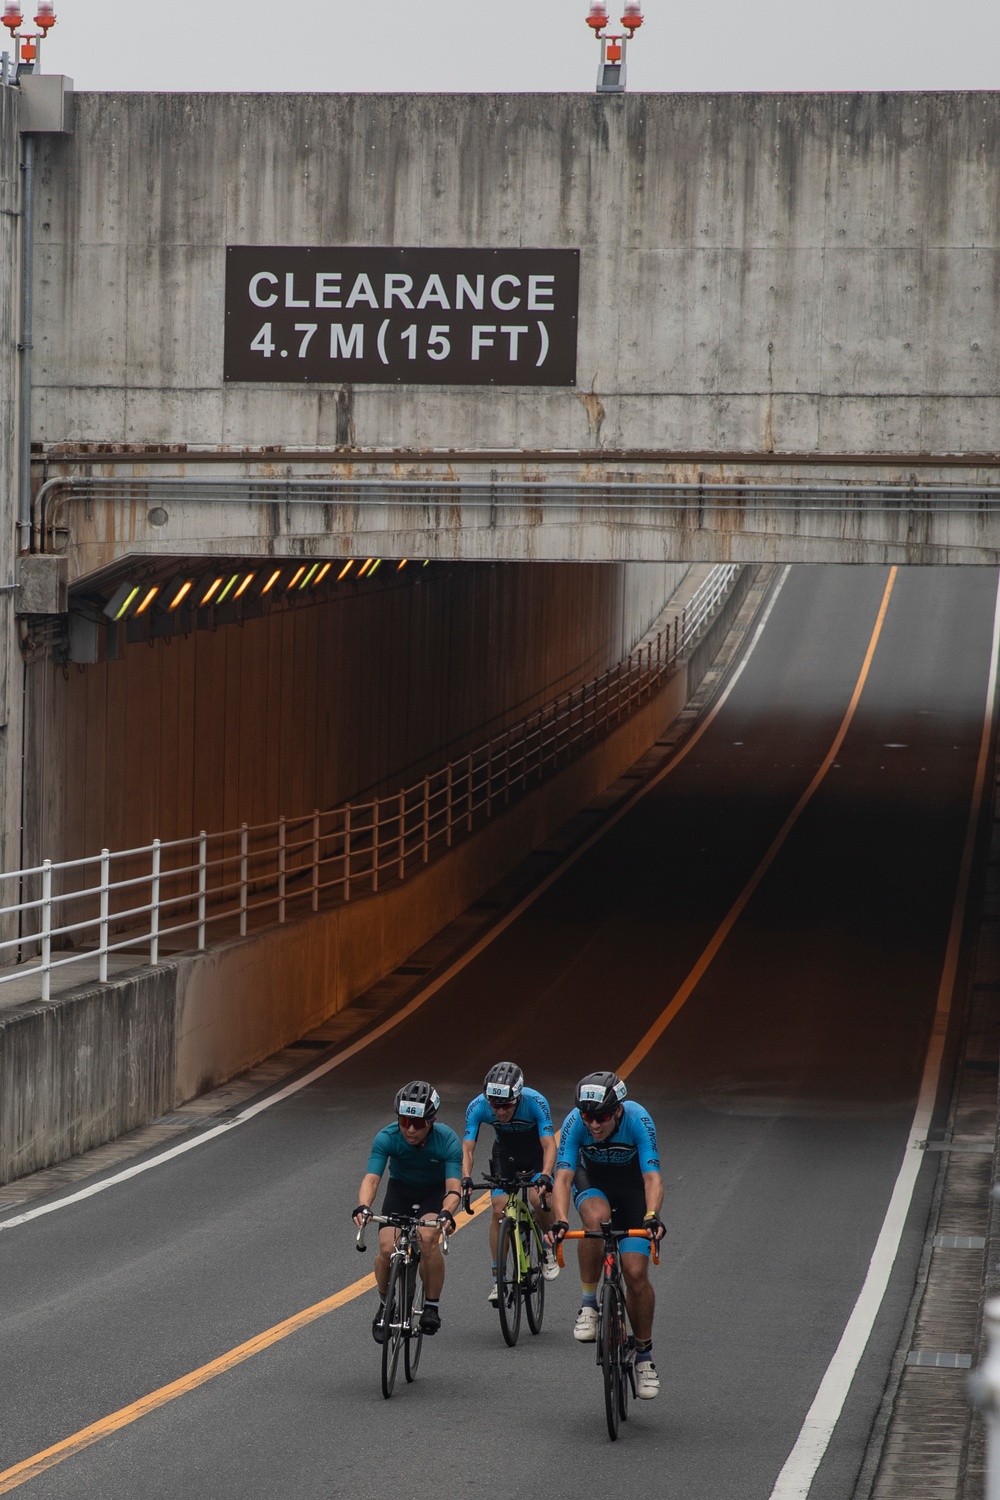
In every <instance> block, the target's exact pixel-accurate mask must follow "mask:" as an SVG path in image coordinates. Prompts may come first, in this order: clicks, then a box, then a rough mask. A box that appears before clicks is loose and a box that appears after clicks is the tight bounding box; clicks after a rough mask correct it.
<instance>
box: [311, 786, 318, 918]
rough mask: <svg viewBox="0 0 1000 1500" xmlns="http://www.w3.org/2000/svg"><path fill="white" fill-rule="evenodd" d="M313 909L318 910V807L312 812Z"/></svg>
mask: <svg viewBox="0 0 1000 1500" xmlns="http://www.w3.org/2000/svg"><path fill="white" fill-rule="evenodd" d="M312 908H313V911H319V808H318V807H317V808H316V809H315V810H314V812H313V899H312Z"/></svg>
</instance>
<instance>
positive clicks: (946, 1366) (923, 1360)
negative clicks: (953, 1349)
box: [906, 1349, 972, 1370]
mask: <svg viewBox="0 0 1000 1500" xmlns="http://www.w3.org/2000/svg"><path fill="white" fill-rule="evenodd" d="M906 1363H907V1364H908V1365H921V1366H923V1368H924V1369H928V1368H930V1369H933V1370H971V1369H972V1355H971V1354H947V1353H942V1352H941V1351H939V1350H934V1349H911V1350H910V1352H909V1354H908V1355H907V1356H906Z"/></svg>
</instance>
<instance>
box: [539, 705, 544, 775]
mask: <svg viewBox="0 0 1000 1500" xmlns="http://www.w3.org/2000/svg"><path fill="white" fill-rule="evenodd" d="M544 713H545V710H544V708H540V709H539V710H538V779H539V781H541V779H542V775H543V766H544V760H545V756H544V741H543V740H542V723H543V716H544Z"/></svg>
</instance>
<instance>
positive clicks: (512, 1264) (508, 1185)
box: [462, 1172, 548, 1348]
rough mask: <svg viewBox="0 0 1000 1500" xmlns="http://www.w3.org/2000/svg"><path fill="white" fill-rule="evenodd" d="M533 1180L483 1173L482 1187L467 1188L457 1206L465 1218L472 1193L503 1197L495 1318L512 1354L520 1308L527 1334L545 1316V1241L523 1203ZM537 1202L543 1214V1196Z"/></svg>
mask: <svg viewBox="0 0 1000 1500" xmlns="http://www.w3.org/2000/svg"><path fill="white" fill-rule="evenodd" d="M535 1175H536V1174H535V1173H534V1172H513V1173H510V1174H509V1175H507V1176H491V1175H490V1174H489V1173H485V1174H484V1176H485V1179H486V1180H485V1181H484V1182H477V1183H474V1184H473V1186H472V1187H471V1188H466V1190H465V1195H464V1198H463V1205H462V1206H463V1207H464V1209H465V1212H466V1213H471V1212H472V1203H471V1198H472V1193H473V1192H474V1191H475V1190H476V1189H477V1188H488V1189H490V1190H491V1191H494V1190H495V1189H497V1188H500V1189H501V1190H502V1191H503V1192H505V1193H506V1194H507V1202H506V1204H505V1205H504V1212H503V1218H502V1219H501V1220H500V1229H499V1233H498V1235H497V1312H498V1313H499V1314H500V1331H501V1333H502V1334H503V1336H504V1340H505V1342H506V1343H507V1344H509V1345H510V1347H511V1348H513V1347H514V1345H515V1344H516V1343H517V1336H518V1333H519V1332H520V1329H521V1307H522V1304H523V1306H524V1311H525V1314H526V1316H527V1319H528V1327H529V1328H530V1329H531V1331H532V1333H539V1332H541V1327H542V1318H543V1316H544V1314H545V1278H544V1276H543V1274H542V1266H543V1265H544V1263H545V1241H544V1240H543V1239H542V1232H541V1230H540V1229H539V1227H538V1225H537V1224H536V1223H535V1216H534V1214H533V1213H532V1211H531V1203H530V1201H529V1198H528V1190H529V1188H530V1187H531V1186H532V1184H533V1182H534V1180H535ZM539 1202H540V1203H541V1206H542V1208H547V1207H548V1202H547V1199H546V1197H545V1194H544V1192H542V1194H541V1196H540V1199H539Z"/></svg>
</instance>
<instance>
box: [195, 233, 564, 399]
mask: <svg viewBox="0 0 1000 1500" xmlns="http://www.w3.org/2000/svg"><path fill="white" fill-rule="evenodd" d="M579 285H580V252H579V250H406V249H386V248H370V249H362V248H357V247H353V246H352V247H349V248H329V249H319V248H314V249H295V248H291V247H289V246H257V245H229V246H227V249H226V340H225V362H224V376H225V379H226V380H238V381H255V382H262V381H263V382H270V383H278V382H280V383H282V384H284V383H287V382H293V381H294V382H298V381H330V382H334V383H336V384H344V383H351V384H354V383H359V382H370V383H379V384H400V385H569V386H571V385H575V383H576V326H577V307H578V300H579Z"/></svg>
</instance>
